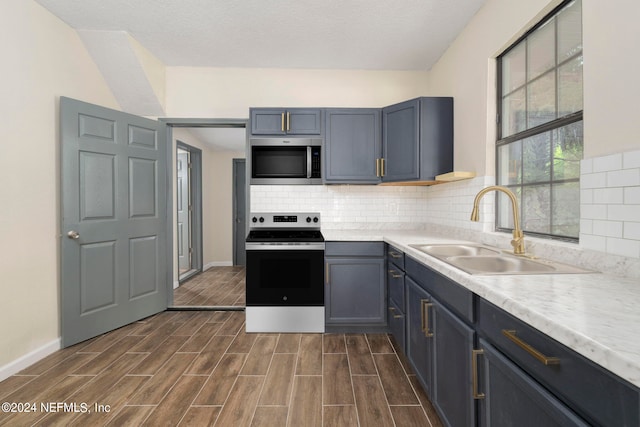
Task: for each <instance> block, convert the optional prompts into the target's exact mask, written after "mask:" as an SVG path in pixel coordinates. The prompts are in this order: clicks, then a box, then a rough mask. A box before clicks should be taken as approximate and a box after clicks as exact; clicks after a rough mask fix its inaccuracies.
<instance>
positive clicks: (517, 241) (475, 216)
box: [471, 185, 525, 255]
mask: <svg viewBox="0 0 640 427" xmlns="http://www.w3.org/2000/svg"><path fill="white" fill-rule="evenodd" d="M489 191H502V192H503V193H504V194H506V195H507V196H509V199H511V208H512V210H513V240H511V246H513V253H514V254H516V255H524V254H525V251H524V233H523V232H522V230H521V229H520V214H519V213H518V200H517V199H516V196H515V194H513V192H512V191H511V190H509V189H508V188H506V187H502V186H499V185H492V186H490V187H487V188H483V189H482V190H480V191H479V192H478V194H476V198H475V200H474V201H473V210H472V211H471V221H475V222H478V221H479V220H480V211H479V208H478V205H479V204H480V199H482V196H484V195H485V194H487V193H488V192H489Z"/></svg>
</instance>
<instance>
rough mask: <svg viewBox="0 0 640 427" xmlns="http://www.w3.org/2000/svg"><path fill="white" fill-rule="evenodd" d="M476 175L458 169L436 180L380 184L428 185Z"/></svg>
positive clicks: (438, 176)
mask: <svg viewBox="0 0 640 427" xmlns="http://www.w3.org/2000/svg"><path fill="white" fill-rule="evenodd" d="M475 176H476V173H475V172H464V171H456V172H449V173H445V174H442V175H437V176H436V179H435V180H434V181H400V182H383V183H381V184H378V185H387V186H410V185H414V186H418V185H420V186H427V185H437V184H444V183H446V182H453V181H461V180H463V179H471V178H474V177H475Z"/></svg>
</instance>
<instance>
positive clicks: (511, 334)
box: [502, 329, 560, 366]
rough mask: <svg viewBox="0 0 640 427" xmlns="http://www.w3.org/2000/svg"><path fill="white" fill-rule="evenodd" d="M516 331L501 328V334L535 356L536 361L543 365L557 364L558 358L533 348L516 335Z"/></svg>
mask: <svg viewBox="0 0 640 427" xmlns="http://www.w3.org/2000/svg"><path fill="white" fill-rule="evenodd" d="M516 334H517V332H516V331H515V330H514V329H503V330H502V335H504V336H505V337H507V338H509V339H510V340H511V341H513V342H514V343H516V345H517V346H518V347H520V348H521V349H523V350H524V351H526V352H527V353H529V354H530V355H532V356H533V357H535V358H536V359H537V360H538V361H540V362H541V363H542V364H543V365H547V366H549V365H559V364H560V359H559V358H558V357H552V356H545V355H544V354H542V353H541V352H540V351H538V350H536V349H535V348H533V347H532V346H531V345H529V344H527V343H526V342H524V341H523V340H522V339H520V337H518V336H517V335H516Z"/></svg>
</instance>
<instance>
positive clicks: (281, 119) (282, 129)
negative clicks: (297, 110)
mask: <svg viewBox="0 0 640 427" xmlns="http://www.w3.org/2000/svg"><path fill="white" fill-rule="evenodd" d="M280 130H281V131H282V132H284V113H281V114H280Z"/></svg>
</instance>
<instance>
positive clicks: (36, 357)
mask: <svg viewBox="0 0 640 427" xmlns="http://www.w3.org/2000/svg"><path fill="white" fill-rule="evenodd" d="M61 348H62V341H61V339H60V338H56V339H55V340H53V341H51V342H50V343H49V344H45V345H43V346H42V347H40V348H38V349H35V350H33V351H32V352H30V353H27V354H25V355H24V356H22V357H20V358H18V359H16V360H14V361H13V362H9V363H8V364H6V365H4V366H1V367H0V381H4V380H6V379H7V378H9V377H10V376H12V375H14V374H17V373H18V372H20V371H22V370H23V369H26V368H28V367H29V366H31V365H33V364H34V363H36V362H38V361H40V360H42V359H44V358H45V357H47V356H48V355H50V354H51V353H55V352H56V351H58V350H60V349H61Z"/></svg>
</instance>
